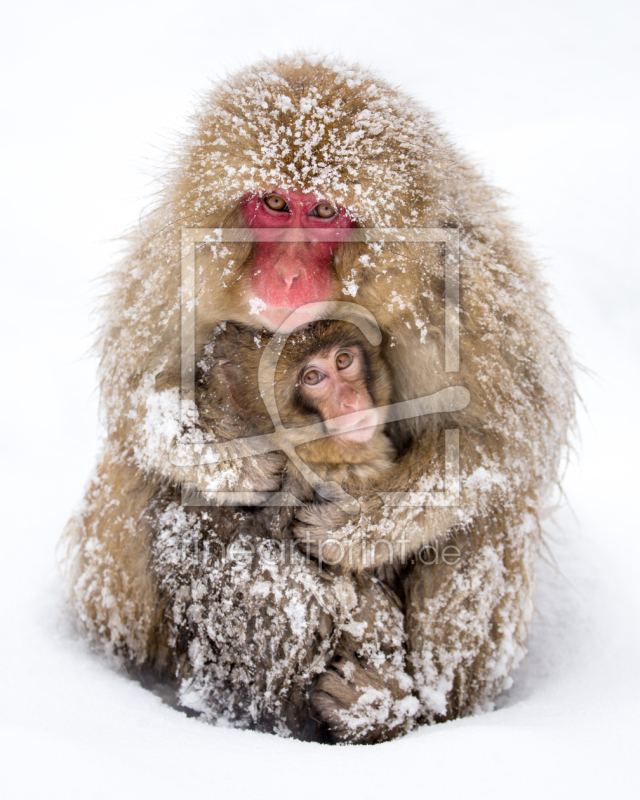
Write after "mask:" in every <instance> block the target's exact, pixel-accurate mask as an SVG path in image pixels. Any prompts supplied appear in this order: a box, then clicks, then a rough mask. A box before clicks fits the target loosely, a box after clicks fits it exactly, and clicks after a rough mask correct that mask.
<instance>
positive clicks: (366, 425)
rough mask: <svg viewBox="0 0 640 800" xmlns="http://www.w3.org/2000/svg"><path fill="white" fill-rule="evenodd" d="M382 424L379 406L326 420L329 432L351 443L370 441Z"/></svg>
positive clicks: (342, 440)
mask: <svg viewBox="0 0 640 800" xmlns="http://www.w3.org/2000/svg"><path fill="white" fill-rule="evenodd" d="M379 424H380V415H379V414H378V409H377V408H364V409H362V411H353V412H352V413H351V414H344V415H343V416H341V417H334V418H333V419H328V420H325V427H326V429H327V431H328V432H329V434H330V435H331V436H332V437H334V438H336V439H339V440H340V441H341V442H348V443H349V444H356V443H364V442H368V441H369V440H370V439H371V438H372V436H373V434H374V433H375V431H376V426H377V425H379Z"/></svg>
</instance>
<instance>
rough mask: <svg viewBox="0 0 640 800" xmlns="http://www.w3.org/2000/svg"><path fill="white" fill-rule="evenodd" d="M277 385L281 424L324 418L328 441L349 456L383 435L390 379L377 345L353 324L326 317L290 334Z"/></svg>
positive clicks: (389, 393) (321, 419) (345, 455)
mask: <svg viewBox="0 0 640 800" xmlns="http://www.w3.org/2000/svg"><path fill="white" fill-rule="evenodd" d="M275 390H276V400H277V404H278V410H279V413H280V416H281V419H282V420H283V422H284V423H285V425H287V423H288V424H289V425H291V424H292V423H293V424H294V425H300V424H306V425H308V424H310V423H311V422H314V421H322V422H323V423H324V425H325V428H326V431H327V433H329V434H330V436H329V441H330V445H331V446H332V447H333V448H335V449H336V450H337V451H340V452H343V456H342V457H343V458H344V459H345V460H349V459H350V458H351V457H353V455H354V454H355V453H357V452H358V451H359V450H360V451H363V452H364V451H365V450H366V449H367V448H368V447H370V446H371V443H372V441H373V440H374V439H376V437H380V436H381V435H382V426H383V425H384V417H383V414H384V412H383V411H382V408H384V407H385V406H386V405H387V404H388V403H389V401H390V397H391V382H390V378H389V370H388V368H387V365H386V363H385V361H384V359H383V358H382V356H381V355H380V352H379V348H377V347H374V346H372V345H371V344H370V343H369V342H368V341H367V339H366V338H365V337H364V335H363V334H362V333H361V332H360V330H359V329H358V328H357V327H356V326H355V325H352V324H350V323H347V322H337V321H326V320H325V321H319V322H315V323H313V324H311V325H309V326H307V327H306V328H303V329H302V330H298V331H296V332H295V333H294V334H292V335H291V336H290V337H289V339H288V340H287V343H286V345H285V347H284V349H283V353H282V356H281V358H280V361H279V363H278V366H277V369H276V386H275ZM308 449H312V448H308ZM347 454H348V456H347Z"/></svg>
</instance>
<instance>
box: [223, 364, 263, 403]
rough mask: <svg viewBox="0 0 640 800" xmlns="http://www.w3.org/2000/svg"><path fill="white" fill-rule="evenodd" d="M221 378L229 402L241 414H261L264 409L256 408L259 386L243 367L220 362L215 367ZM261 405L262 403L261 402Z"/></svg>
mask: <svg viewBox="0 0 640 800" xmlns="http://www.w3.org/2000/svg"><path fill="white" fill-rule="evenodd" d="M214 369H215V370H216V372H217V374H218V375H219V376H220V381H221V383H222V385H223V386H224V387H225V388H226V390H227V394H228V397H229V400H230V401H231V403H232V405H233V406H234V407H235V408H236V410H237V411H238V413H239V414H242V415H243V416H244V415H251V414H255V413H258V414H259V413H261V412H262V411H263V409H261V408H257V407H256V400H258V399H259V392H258V387H257V385H256V386H254V385H253V384H254V382H253V381H252V380H250V378H249V377H248V376H247V374H246V373H245V371H244V370H243V369H242V367H241V366H240V365H239V364H237V363H235V362H233V361H229V360H225V361H219V362H218V363H217V364H216V366H215V367H214ZM259 402H260V403H261V401H259Z"/></svg>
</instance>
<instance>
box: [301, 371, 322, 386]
mask: <svg viewBox="0 0 640 800" xmlns="http://www.w3.org/2000/svg"><path fill="white" fill-rule="evenodd" d="M326 377H327V376H326V375H323V374H322V372H318V370H317V369H310V370H309V372H305V373H304V376H303V378H302V382H303V383H305V384H306V385H307V386H317V384H319V383H321V382H322V381H323V380H324V379H325V378H326Z"/></svg>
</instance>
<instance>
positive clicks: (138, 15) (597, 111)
mask: <svg viewBox="0 0 640 800" xmlns="http://www.w3.org/2000/svg"><path fill="white" fill-rule="evenodd" d="M277 9H278V10H277V14H276V13H274V12H273V7H272V6H268V5H267V4H259V3H255V2H253V0H246V2H245V3H244V4H243V5H242V7H239V8H238V9H237V10H234V9H232V8H225V9H222V8H220V7H219V6H216V5H215V4H214V5H211V4H208V3H203V2H202V0H193V2H191V3H188V4H186V6H185V7H184V9H181V10H180V14H179V15H178V14H177V13H176V7H175V4H169V3H163V2H159V3H154V4H153V5H151V4H150V3H149V2H129V3H127V4H124V3H121V2H118V0H115V2H114V3H110V4H109V6H108V7H105V8H104V9H101V8H97V7H96V8H93V7H87V6H86V4H79V3H75V2H73V1H72V0H62V2H61V3H58V4H55V5H53V6H52V5H45V4H42V3H38V2H32V3H25V4H22V5H20V6H18V5H16V4H14V5H13V6H12V7H11V8H6V9H4V10H3V12H2V14H3V17H4V19H3V26H2V27H3V30H9V31H11V39H9V38H8V37H6V40H5V43H4V45H3V55H2V58H3V59H4V60H5V63H4V64H3V67H4V69H3V73H2V74H3V77H4V78H5V81H6V91H5V97H6V100H5V104H4V106H3V112H4V113H3V126H2V135H3V137H4V142H3V147H2V150H1V151H0V152H2V157H3V161H4V162H5V163H4V164H3V176H4V177H3V192H2V199H1V202H2V216H1V219H2V221H3V233H4V237H3V243H4V248H3V255H4V258H5V260H6V261H5V270H4V272H3V280H4V286H5V290H4V295H3V296H4V298H5V302H4V304H3V313H2V317H1V324H2V326H3V333H4V340H5V342H7V346H6V347H5V363H6V364H7V365H8V370H7V372H6V373H5V374H6V376H7V377H6V379H5V388H4V391H3V393H2V403H3V412H4V413H3V416H2V419H3V420H4V425H3V438H2V443H3V447H2V462H1V463H2V470H3V472H2V474H3V478H4V481H3V485H4V486H5V497H6V501H5V507H4V510H3V511H4V513H3V534H4V535H3V545H2V555H3V557H2V559H1V562H0V570H1V573H0V587H1V591H2V601H1V602H2V609H3V615H2V642H3V658H2V660H1V662H0V664H1V666H0V670H1V674H2V678H3V685H4V686H5V690H4V693H3V697H2V702H1V704H2V714H1V715H0V731H1V732H2V746H1V750H0V752H2V773H1V777H0V787H1V788H2V793H3V796H6V797H10V798H14V797H19V798H31V797H36V796H40V795H42V794H43V793H46V795H47V796H48V797H53V798H56V797H64V798H76V797H78V798H80V797H85V796H90V797H96V798H102V797H105V798H106V797H108V798H110V799H111V798H118V797H123V798H134V797H136V798H137V797H147V796H154V795H157V796H171V795H177V794H178V793H179V794H180V796H183V797H190V796H201V795H207V796H209V795H211V796H220V797H245V796H246V797H249V796H255V795H259V796H260V797H264V798H271V797H278V798H288V797H294V796H295V797H298V796H300V795H304V796H307V797H310V798H314V797H320V796H323V797H324V796H325V795H326V794H328V793H331V792H334V791H336V790H338V791H340V793H341V794H344V793H348V794H352V795H355V797H383V796H388V795H390V794H393V795H394V796H401V795H402V794H403V793H405V794H406V793H424V794H429V795H433V796H439V795H443V796H447V797H451V798H463V797H464V798H467V797H469V796H474V797H487V798H502V797H504V798H511V797H514V796H518V797H524V798H528V797H531V798H539V797H541V796H544V797H552V798H555V797H558V798H560V797H578V796H579V797H582V798H591V797H593V798H595V797H601V796H603V795H606V796H611V797H621V798H622V797H631V796H635V795H636V794H637V793H638V788H639V787H638V784H639V781H638V768H637V767H636V759H637V751H638V745H639V744H640V736H639V734H638V730H639V727H640V726H639V725H638V717H639V716H640V693H639V690H638V681H637V676H638V672H639V669H640V637H638V622H637V620H638V616H639V612H640V590H639V588H638V585H639V581H638V578H637V575H638V569H637V564H638V560H639V556H640V537H639V536H638V527H639V526H638V522H637V511H636V502H635V500H636V494H637V487H636V482H637V476H638V467H637V455H636V454H637V453H638V451H639V449H640V427H639V425H638V422H637V420H636V418H635V414H634V411H635V407H634V406H635V404H634V400H635V398H636V397H637V393H638V389H639V388H640V386H639V384H640V380H639V378H638V376H639V375H640V335H639V329H638V315H637V310H636V305H637V298H638V291H637V289H638V278H637V276H636V271H637V266H638V265H637V256H636V233H635V230H636V227H637V219H638V211H639V209H638V193H637V185H638V180H637V178H638V177H639V176H638V159H637V156H636V147H637V141H638V139H639V136H638V134H639V133H640V131H639V130H638V127H639V115H638V112H637V109H636V108H634V106H633V105H632V98H635V96H636V92H637V78H638V42H637V30H638V21H639V20H638V10H637V8H636V6H635V5H633V4H631V3H627V2H624V1H623V0H616V1H615V2H612V3H607V4H606V5H605V3H604V1H603V0H597V2H590V3H583V4H581V5H580V6H579V7H577V6H575V5H574V4H573V3H572V2H569V0H565V1H564V2H550V1H547V2H540V3H536V4H535V5H534V4H530V5H520V4H512V3H507V2H503V0H492V2H490V3H489V4H473V3H471V2H470V0H464V2H460V3H459V4H457V6H456V8H455V10H454V11H453V12H452V10H451V8H449V7H446V6H441V7H436V6H433V7H430V6H428V5H425V6H423V7H420V8H418V7H417V6H416V5H415V4H412V3H408V2H404V3H403V2H399V3H397V4H395V5H394V10H393V16H392V14H391V11H390V10H389V6H388V4H383V3H381V2H373V3H368V4H366V5H365V4H362V3H358V2H356V3H353V4H349V6H348V7H346V8H345V6H344V4H342V3H337V2H334V0H327V2H326V3H325V4H324V5H323V6H322V8H317V7H314V8H312V9H309V10H307V9H306V8H303V7H301V6H300V5H299V4H295V5H294V4H289V3H287V2H282V3H280V4H278V7H277ZM294 9H295V10H294ZM369 14H371V16H369ZM382 37H384V38H382ZM381 42H382V46H381ZM295 46H305V47H311V48H313V49H314V50H317V51H318V52H320V53H324V52H332V51H341V52H342V54H343V55H344V56H345V57H346V59H347V60H350V59H359V60H360V61H361V62H362V63H363V64H365V65H371V66H372V67H374V68H376V69H379V70H380V71H381V72H382V73H383V75H385V76H386V77H387V78H389V79H390V80H391V81H395V82H397V83H401V84H402V85H403V88H404V89H405V90H406V91H409V92H410V93H412V94H413V95H414V96H416V97H417V98H418V99H419V100H421V101H422V102H424V103H426V104H427V105H429V106H430V107H431V108H432V109H433V110H435V111H436V112H438V113H439V114H440V116H441V118H442V120H443V123H444V127H445V129H446V130H448V131H449V132H450V133H451V134H452V135H453V136H454V139H456V140H457V141H458V142H459V143H460V145H461V146H462V147H463V148H464V149H466V150H467V151H470V152H471V153H472V155H473V156H474V157H475V158H476V159H477V160H478V161H479V162H480V163H482V165H483V166H484V167H485V169H486V171H487V173H488V174H489V176H490V177H491V178H492V179H493V180H494V181H495V182H496V183H497V184H498V185H500V186H503V187H504V188H505V189H506V190H508V191H509V192H511V193H512V195H513V203H514V207H515V214H516V217H517V218H518V219H519V220H520V221H521V222H522V223H523V224H524V226H525V227H526V229H527V230H528V232H529V238H530V240H531V242H532V244H533V246H534V248H535V250H536V252H537V253H538V254H541V255H542V257H544V258H545V259H546V260H547V261H548V264H549V266H548V269H547V275H546V277H547V280H548V281H549V282H550V283H551V284H552V285H553V286H554V287H555V290H556V296H557V310H558V314H559V316H560V318H561V320H562V322H563V324H564V325H565V326H566V327H567V328H568V329H569V330H570V331H571V333H572V335H573V343H574V348H575V351H576V353H577V355H578V358H579V359H580V360H581V362H582V363H583V364H584V365H585V366H586V367H587V368H588V370H590V372H585V373H583V374H581V375H580V376H579V383H580V392H581V396H582V399H583V402H584V408H581V409H580V412H579V413H580V423H581V430H582V440H581V443H580V444H579V445H578V446H577V451H578V452H577V453H576V457H575V458H574V460H573V462H572V464H571V465H570V467H569V469H568V472H567V476H566V481H565V491H566V494H567V500H568V502H565V503H564V504H563V505H562V506H561V508H560V510H559V511H557V512H556V513H555V515H554V516H553V517H551V518H549V519H548V520H547V522H546V533H547V542H548V544H549V554H548V555H547V560H546V561H543V562H542V563H541V565H540V568H539V571H538V593H537V600H536V608H535V611H534V621H533V625H532V633H531V637H530V641H529V654H528V656H527V657H526V659H525V660H524V661H523V662H522V664H521V666H520V667H519V669H518V670H517V671H516V672H514V673H513V676H512V677H513V679H514V683H513V686H512V687H511V688H510V689H509V690H508V691H507V692H506V693H505V694H503V695H502V696H501V697H500V699H499V701H498V703H497V708H496V710H494V711H490V712H487V713H484V714H481V715H477V716H475V717H473V718H468V719H464V720H457V721H454V722H451V723H447V724H445V725H439V726H436V727H433V728H423V729H421V730H419V731H416V732H413V733H411V734H410V735H409V736H407V737H405V738H404V739H401V740H398V741H394V742H391V743H389V744H385V745H379V746H376V747H333V748H329V747H325V746H321V745H309V744H303V743H300V742H296V741H292V740H284V739H279V738H277V737H273V736H267V735H260V734H254V733H251V732H246V731H238V730H233V729H229V728H225V727H223V726H218V727H213V726H211V725H207V724H206V723H204V722H201V721H199V720H197V719H191V718H187V717H186V716H185V715H183V714H181V713H179V712H177V711H175V710H174V709H172V708H170V707H169V706H167V705H165V704H163V703H162V701H161V700H160V698H159V697H157V696H156V695H154V694H152V693H150V692H148V691H146V690H144V689H143V688H142V687H141V686H140V685H139V684H138V683H137V682H135V681H134V680H131V679H130V678H129V677H127V675H126V674H125V673H124V672H118V671H117V670H115V669H114V668H113V666H111V665H110V664H108V663H107V662H106V661H105V660H104V659H103V658H102V657H100V656H97V655H96V654H94V653H92V652H91V651H90V649H89V647H88V645H87V644H86V642H85V641H84V640H83V639H81V638H79V637H78V635H77V634H76V632H75V630H74V628H73V625H72V624H71V622H70V620H69V617H68V614H67V613H66V610H65V608H64V605H63V602H62V599H61V590H60V577H59V574H58V570H57V565H56V555H55V547H56V543H57V541H58V539H59V535H60V532H61V530H62V528H63V526H64V524H65V522H66V519H67V518H68V517H69V515H70V512H71V510H72V508H73V507H74V505H75V504H76V503H77V502H78V500H79V498H80V497H81V496H82V491H83V485H84V484H85V481H86V480H87V477H88V475H89V474H90V471H91V469H92V467H93V465H94V460H95V455H96V450H97V438H98V437H97V434H98V431H97V422H96V420H97V409H96V404H97V394H96V393H95V391H93V389H94V385H95V378H94V370H95V364H94V362H93V361H92V360H91V359H86V358H83V355H84V353H85V352H86V350H87V349H88V346H89V343H90V341H91V336H92V328H93V322H92V320H91V318H90V310H91V308H93V307H94V306H95V304H96V297H97V296H98V295H99V294H100V292H101V288H100V286H99V285H96V284H94V283H92V281H93V280H94V279H95V278H96V277H97V276H99V275H100V274H102V273H104V271H105V270H106V269H107V267H108V266H109V264H111V263H112V262H113V260H114V254H115V253H116V251H117V247H118V245H117V244H115V243H113V242H111V241H110V240H111V238H112V237H115V236H117V235H119V234H120V232H121V231H123V230H124V229H125V228H126V227H127V226H128V225H129V224H131V223H132V222H133V221H135V220H136V219H137V218H138V214H139V212H140V208H141V207H142V206H143V204H144V202H145V199H146V198H147V197H148V196H149V193H150V190H149V187H148V177H146V175H145V169H146V166H145V164H144V161H143V159H144V158H146V157H148V158H150V159H151V160H152V161H153V163H156V162H157V159H158V156H157V149H156V148H158V147H159V148H160V150H162V149H164V147H165V144H166V141H165V139H164V138H163V135H164V132H165V131H168V130H173V129H181V127H182V126H183V122H182V120H183V119H184V117H185V116H186V115H187V114H188V113H189V110H190V107H191V102H192V98H193V92H194V91H196V90H198V89H201V88H205V87H206V79H207V78H208V77H214V76H219V75H223V74H224V73H225V71H226V70H227V68H233V67H235V66H238V65H242V64H246V63H249V62H252V61H255V60H257V58H259V57H260V56H261V55H267V56H270V55H275V54H277V53H278V52H288V51H290V50H291V49H292V47H295ZM350 80H351V78H350V77H349V76H348V75H345V81H346V82H348V81H350ZM366 121H367V117H366V115H364V114H363V116H362V123H363V125H364V124H365V123H366ZM238 179H239V178H237V177H236V176H230V185H231V183H232V182H233V180H238ZM365 201H366V198H363V202H365ZM157 411H158V413H159V414H163V413H164V409H163V408H158V409H157ZM164 419H165V422H166V423H167V425H170V420H171V417H170V415H169V414H168V412H167V415H166V416H165V417H164ZM485 477H486V476H485ZM477 478H478V479H479V480H480V478H481V476H480V475H478V476H477ZM265 583H266V582H265ZM265 591H267V586H266V585H265ZM297 613H298V609H296V608H295V607H293V606H292V608H291V615H292V620H296V619H297V616H296V615H297ZM193 702H194V704H195V703H196V702H197V694H194V696H193ZM397 711H398V713H399V714H400V713H409V712H410V709H398V710H397ZM337 787H339V789H338V788H337Z"/></svg>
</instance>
